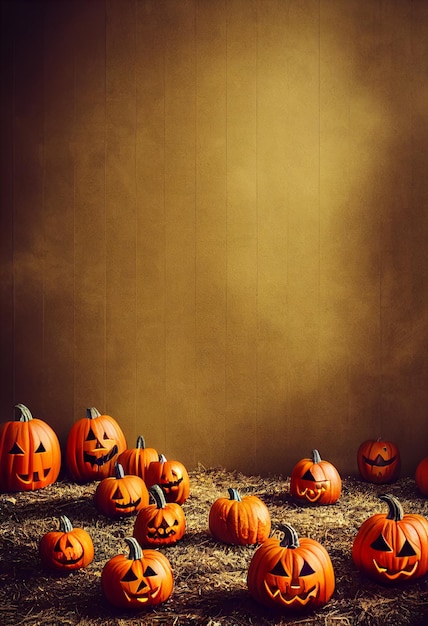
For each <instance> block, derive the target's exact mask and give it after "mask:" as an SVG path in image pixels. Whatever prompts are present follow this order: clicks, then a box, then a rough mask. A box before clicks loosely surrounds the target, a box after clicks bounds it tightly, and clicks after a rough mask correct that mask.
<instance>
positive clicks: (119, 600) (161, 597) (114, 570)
mask: <svg viewBox="0 0 428 626" xmlns="http://www.w3.org/2000/svg"><path fill="white" fill-rule="evenodd" d="M125 541H126V543H127V544H128V546H129V556H125V555H124V554H118V555H116V556H114V557H113V558H112V559H110V560H109V561H107V563H106V564H105V565H104V567H103V570H102V572H101V588H102V590H103V593H104V595H105V597H106V598H107V600H108V601H109V602H110V603H111V604H113V605H114V606H116V607H119V608H125V609H128V608H131V609H143V608H146V607H150V606H153V605H157V604H160V603H162V602H165V601H166V600H167V599H168V598H169V597H170V595H171V593H172V590H173V586H174V579H173V573H172V568H171V564H170V562H169V561H168V559H167V558H166V556H164V555H163V554H162V553H161V552H159V550H154V549H152V548H148V549H146V550H144V552H143V550H142V549H141V546H140V544H139V543H138V541H137V539H135V537H126V538H125Z"/></svg>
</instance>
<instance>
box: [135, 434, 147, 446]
mask: <svg viewBox="0 0 428 626" xmlns="http://www.w3.org/2000/svg"><path fill="white" fill-rule="evenodd" d="M136 447H137V449H138V450H144V448H145V447H146V442H145V441H144V437H143V435H138V438H137V446H136Z"/></svg>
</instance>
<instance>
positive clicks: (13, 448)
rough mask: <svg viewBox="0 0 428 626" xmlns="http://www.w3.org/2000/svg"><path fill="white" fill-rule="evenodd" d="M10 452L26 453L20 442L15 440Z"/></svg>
mask: <svg viewBox="0 0 428 626" xmlns="http://www.w3.org/2000/svg"><path fill="white" fill-rule="evenodd" d="M9 454H24V450H23V449H22V448H21V447H20V446H18V444H17V443H16V441H15V443H14V444H13V446H12V447H11V449H10V450H9Z"/></svg>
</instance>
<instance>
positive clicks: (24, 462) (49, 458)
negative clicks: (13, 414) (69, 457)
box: [0, 404, 61, 491]
mask: <svg viewBox="0 0 428 626" xmlns="http://www.w3.org/2000/svg"><path fill="white" fill-rule="evenodd" d="M16 408H18V409H19V411H20V417H19V419H15V420H12V421H7V422H4V423H3V424H1V425H0V491H35V490H36V489H41V488H43V487H47V486H48V485H51V484H52V483H54V482H55V481H56V479H57V478H58V475H59V472H60V469H61V448H60V444H59V440H58V437H57V435H56V433H55V432H54V430H53V429H52V428H51V427H50V426H49V424H47V423H46V422H45V421H43V420H42V419H38V418H33V416H32V415H31V412H30V409H28V408H27V407H26V406H25V405H24V404H17V405H16Z"/></svg>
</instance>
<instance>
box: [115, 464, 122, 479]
mask: <svg viewBox="0 0 428 626" xmlns="http://www.w3.org/2000/svg"><path fill="white" fill-rule="evenodd" d="M114 475H115V477H116V478H117V479H118V480H119V478H125V472H124V469H123V465H122V464H121V463H118V462H117V461H116V463H115V464H114Z"/></svg>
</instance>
